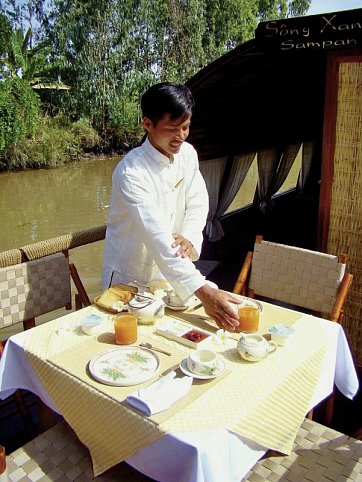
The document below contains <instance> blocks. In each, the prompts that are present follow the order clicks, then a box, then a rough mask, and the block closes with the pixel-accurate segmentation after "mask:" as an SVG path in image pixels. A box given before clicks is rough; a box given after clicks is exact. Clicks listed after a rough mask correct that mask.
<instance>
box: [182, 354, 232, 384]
mask: <svg viewBox="0 0 362 482" xmlns="http://www.w3.org/2000/svg"><path fill="white" fill-rule="evenodd" d="M180 370H181V371H182V372H183V373H184V374H185V375H187V376H188V377H193V378H198V379H199V380H210V379H211V378H216V377H219V376H220V375H222V374H223V373H224V371H225V363H224V362H223V360H222V359H221V358H219V359H218V369H217V370H214V371H213V373H212V374H210V375H201V374H199V373H193V372H190V370H189V369H188V368H187V358H184V359H183V360H182V362H181V363H180Z"/></svg>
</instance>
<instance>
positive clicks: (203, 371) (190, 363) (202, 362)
mask: <svg viewBox="0 0 362 482" xmlns="http://www.w3.org/2000/svg"><path fill="white" fill-rule="evenodd" d="M187 368H188V370H189V371H190V372H192V373H195V375H215V374H216V373H217V372H218V371H219V370H220V367H219V364H218V355H217V353H215V352H214V351H213V350H209V349H199V350H196V351H193V352H191V353H190V354H189V357H188V359H187Z"/></svg>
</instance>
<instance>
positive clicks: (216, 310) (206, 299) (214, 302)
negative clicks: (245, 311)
mask: <svg viewBox="0 0 362 482" xmlns="http://www.w3.org/2000/svg"><path fill="white" fill-rule="evenodd" d="M195 295H196V296H197V297H198V298H199V300H200V301H201V302H202V304H203V307H204V310H205V312H206V313H207V315H208V316H210V317H211V318H213V319H214V320H215V322H216V324H217V326H218V327H219V328H223V329H224V330H226V331H235V328H236V327H238V326H239V317H238V314H237V310H236V309H233V307H232V306H230V303H235V304H239V303H240V301H239V300H238V299H237V298H235V297H233V296H232V295H230V294H229V293H226V292H225V291H221V290H218V289H216V288H212V287H211V286H210V285H208V284H204V285H203V286H201V288H199V289H198V290H196V291H195Z"/></svg>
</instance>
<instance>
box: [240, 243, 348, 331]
mask: <svg viewBox="0 0 362 482" xmlns="http://www.w3.org/2000/svg"><path fill="white" fill-rule="evenodd" d="M346 260H347V255H345V254H340V255H339V256H334V255H330V254H326V253H321V252H318V251H312V250H308V249H303V248H299V247H296V246H288V245H285V244H279V243H274V242H271V241H265V240H263V238H262V236H257V237H256V242H255V245H254V252H253V253H251V252H250V253H248V255H247V257H246V260H245V262H244V266H243V268H242V270H241V272H240V275H239V278H238V281H237V283H236V284H235V287H234V293H241V292H243V293H245V291H246V290H245V288H246V280H247V279H248V280H249V281H248V285H247V291H246V294H247V295H248V296H251V297H254V295H256V296H258V297H264V298H267V299H270V300H276V301H281V302H284V303H288V304H291V305H293V306H296V307H300V308H302V309H304V310H310V311H313V312H318V313H322V314H324V315H327V316H328V318H329V319H331V320H334V321H337V320H339V321H340V316H341V312H342V307H343V303H344V301H345V299H346V297H347V294H348V290H349V287H350V285H351V282H352V278H353V276H352V275H351V274H350V273H347V272H346Z"/></svg>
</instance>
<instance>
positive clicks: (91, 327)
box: [80, 314, 103, 335]
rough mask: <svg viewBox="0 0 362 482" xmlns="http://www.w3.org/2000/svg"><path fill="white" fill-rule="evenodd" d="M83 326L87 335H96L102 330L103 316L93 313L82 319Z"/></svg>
mask: <svg viewBox="0 0 362 482" xmlns="http://www.w3.org/2000/svg"><path fill="white" fill-rule="evenodd" d="M80 323H81V326H82V330H83V331H84V333H86V334H87V335H95V334H96V333H99V332H100V331H101V330H102V325H103V318H102V317H101V316H98V315H95V314H91V315H88V316H86V317H85V318H83V320H81V322H80Z"/></svg>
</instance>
